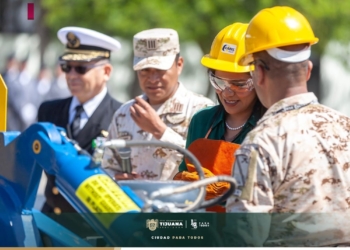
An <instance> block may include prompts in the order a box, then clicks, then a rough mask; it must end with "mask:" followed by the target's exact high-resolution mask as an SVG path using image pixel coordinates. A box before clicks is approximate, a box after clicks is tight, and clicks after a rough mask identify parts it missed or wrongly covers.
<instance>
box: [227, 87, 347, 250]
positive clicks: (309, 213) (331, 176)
mask: <svg viewBox="0 0 350 250" xmlns="http://www.w3.org/2000/svg"><path fill="white" fill-rule="evenodd" d="M293 105H295V106H293ZM290 107H296V108H295V109H293V108H292V109H291V108H290ZM349 132H350V118H349V117H346V116H345V115H342V114H341V113H339V112H337V111H335V110H332V109H330V108H328V107H325V106H323V105H321V104H318V103H317V98H316V96H315V95H314V94H313V93H305V94H300V95H296V96H292V97H289V98H285V99H283V100H281V101H279V102H277V103H275V104H274V105H273V106H272V107H270V108H269V109H268V111H267V112H266V113H265V115H264V116H263V117H262V118H261V120H260V121H259V122H258V125H257V127H256V128H255V129H254V130H252V131H251V132H250V133H249V134H248V135H247V137H246V138H245V140H244V142H243V143H242V145H241V148H240V149H238V150H237V151H236V162H235V164H234V170H233V171H234V177H235V178H236V179H237V182H238V184H239V186H240V190H241V193H240V192H236V196H232V197H231V198H230V199H229V200H228V202H227V205H226V210H227V212H232V213H241V212H243V213H246V212H249V213H250V212H253V213H270V215H271V216H270V225H269V227H268V229H267V233H269V235H268V236H267V237H268V239H267V241H266V242H265V245H272V246H332V245H339V244H345V245H347V244H348V245H350V233H349V232H350V229H349V227H348V225H347V223H348V221H349V219H350V218H349V217H350V213H349V212H350V170H349V167H350V133H349ZM265 223H266V220H265ZM264 226H266V224H265V225H264ZM257 227H258V226H257ZM226 231H228V232H229V227H228V228H227V229H226ZM265 240H266V239H264V240H263V241H265Z"/></svg>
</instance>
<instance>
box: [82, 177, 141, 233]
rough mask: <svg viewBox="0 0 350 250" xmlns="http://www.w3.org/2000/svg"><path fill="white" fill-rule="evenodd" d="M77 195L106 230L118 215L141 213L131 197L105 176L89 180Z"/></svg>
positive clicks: (83, 184) (84, 182)
mask: <svg viewBox="0 0 350 250" xmlns="http://www.w3.org/2000/svg"><path fill="white" fill-rule="evenodd" d="M75 193H76V195H77V197H78V198H79V199H80V200H81V201H82V202H83V203H84V204H85V206H86V207H87V208H88V209H89V210H90V211H91V212H92V213H94V214H95V215H96V217H98V219H99V220H100V221H101V222H102V224H103V225H104V226H105V227H106V228H109V226H110V225H111V223H112V222H113V221H114V220H115V219H116V218H117V217H118V216H119V215H118V214H117V213H119V214H121V213H126V212H130V211H135V212H140V211H141V209H140V208H139V207H138V206H137V205H136V204H135V203H134V202H133V201H132V200H131V199H130V198H129V196H127V195H126V194H125V193H124V191H123V190H122V189H121V188H120V187H119V186H118V185H117V184H116V183H115V182H114V181H113V180H112V179H111V178H110V177H109V176H107V175H104V174H97V175H94V176H91V177H89V178H87V179H86V180H85V181H83V182H82V183H81V184H80V186H79V187H78V189H77V191H76V192H75ZM106 213H108V214H106ZM99 214H101V215H99Z"/></svg>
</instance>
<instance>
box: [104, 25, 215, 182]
mask: <svg viewBox="0 0 350 250" xmlns="http://www.w3.org/2000/svg"><path fill="white" fill-rule="evenodd" d="M179 53H180V45H179V38H178V34H177V32H176V31H175V30H172V29H163V28H158V29H151V30H145V31H142V32H139V33H138V34H136V35H135V36H134V70H135V71H136V72H137V76H138V80H139V84H140V87H141V89H142V90H143V92H144V94H143V95H141V96H138V97H136V98H135V99H133V100H130V101H129V102H127V103H125V104H124V105H123V106H122V107H121V108H120V109H119V110H117V112H116V113H115V114H114V117H113V119H112V122H111V125H110V127H109V135H108V139H125V140H145V141H154V140H160V141H164V142H171V143H174V144H176V145H178V146H181V147H185V144H186V137H187V130H188V125H189V123H190V120H191V118H192V116H193V114H194V113H195V112H196V111H198V110H200V109H202V108H204V107H207V106H211V105H214V103H213V102H212V101H211V100H210V99H208V98H206V97H204V96H201V95H198V94H195V93H192V92H190V91H188V90H187V89H186V88H185V87H184V86H183V85H182V84H181V83H180V82H179V81H178V77H179V75H180V74H181V71H182V68H183V58H182V57H181V56H180V54H179ZM131 150H132V152H131V164H132V171H133V174H132V175H130V174H127V173H123V172H122V169H121V159H120V157H119V154H118V152H117V151H114V150H111V149H105V153H104V157H103V162H102V166H103V167H104V168H106V170H107V172H109V173H110V174H111V175H113V176H114V177H115V178H116V179H124V178H126V179H129V178H140V179H150V180H170V179H172V178H173V176H174V175H175V174H176V172H177V167H178V165H179V164H180V163H181V161H182V155H181V154H179V153H178V152H176V151H174V150H170V149H167V148H161V147H158V148H155V147H135V148H132V149H131Z"/></svg>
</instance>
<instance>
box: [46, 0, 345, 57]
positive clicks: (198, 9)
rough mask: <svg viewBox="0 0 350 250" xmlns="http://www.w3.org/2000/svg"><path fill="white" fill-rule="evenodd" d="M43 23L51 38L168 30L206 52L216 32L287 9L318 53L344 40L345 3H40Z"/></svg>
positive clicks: (163, 0) (76, 0)
mask: <svg viewBox="0 0 350 250" xmlns="http://www.w3.org/2000/svg"><path fill="white" fill-rule="evenodd" d="M41 5H42V7H43V8H44V9H45V10H46V15H45V18H44V21H45V24H46V25H47V26H48V27H49V28H50V29H51V31H52V33H53V34H55V33H56V31H57V30H58V29H59V28H61V27H63V26H67V25H74V26H81V27H87V28H91V29H96V30H99V31H101V32H104V33H106V34H109V35H114V36H115V35H117V36H122V37H125V38H132V36H133V35H134V34H136V33H137V32H139V31H140V30H143V29H149V28H153V27H169V28H173V29H176V30H177V31H178V32H179V35H180V39H181V40H195V41H197V42H198V43H199V44H200V46H201V47H202V49H203V51H209V49H210V45H211V42H212V40H213V38H214V37H215V35H216V34H217V32H218V31H219V30H221V29H222V28H223V27H225V26H227V25H229V24H230V23H233V22H237V21H240V22H248V21H249V20H250V19H251V18H252V17H253V16H254V14H256V13H257V12H258V11H259V10H261V9H263V8H267V7H272V6H275V5H286V6H291V7H293V8H295V9H297V10H299V11H300V12H301V13H303V14H304V15H305V16H306V17H307V18H308V20H309V21H310V23H311V25H312V27H313V29H314V31H315V34H316V36H317V37H319V38H320V42H319V45H317V46H315V50H317V51H318V52H320V53H322V52H323V50H324V48H325V45H326V44H327V43H328V41H329V40H331V39H336V40H339V41H344V42H345V41H349V39H350V32H347V29H348V24H349V23H350V15H348V10H349V9H350V1H342V0H334V1H329V0H309V1H305V0H235V1H233V0H215V1H214V0H176V1H173V0H171V1H170V0H152V1H144V0H98V1H96V0H60V1H57V0H45V1H41Z"/></svg>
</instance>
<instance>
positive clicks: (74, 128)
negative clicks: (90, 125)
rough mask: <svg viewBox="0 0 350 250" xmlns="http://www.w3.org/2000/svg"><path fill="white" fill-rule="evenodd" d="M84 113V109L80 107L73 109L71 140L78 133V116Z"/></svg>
mask: <svg viewBox="0 0 350 250" xmlns="http://www.w3.org/2000/svg"><path fill="white" fill-rule="evenodd" d="M83 112H84V108H83V106H82V105H79V106H76V107H75V116H74V119H73V122H72V124H71V131H72V136H73V139H75V138H76V137H77V136H78V134H79V131H80V115H81V113H83Z"/></svg>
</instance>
